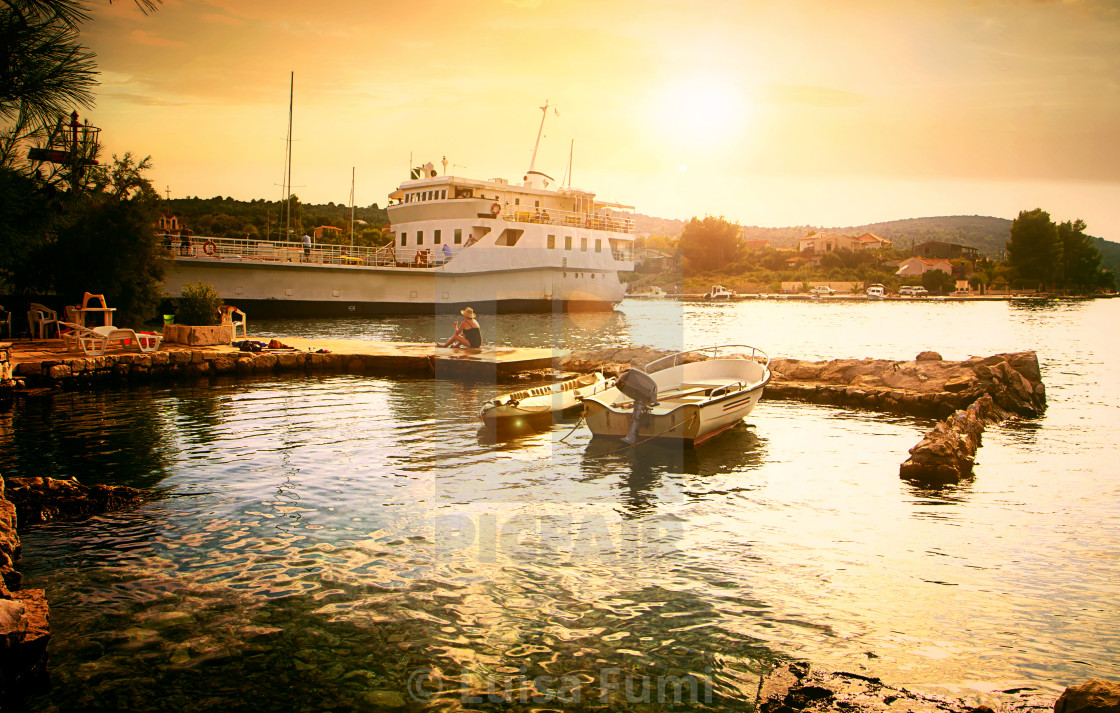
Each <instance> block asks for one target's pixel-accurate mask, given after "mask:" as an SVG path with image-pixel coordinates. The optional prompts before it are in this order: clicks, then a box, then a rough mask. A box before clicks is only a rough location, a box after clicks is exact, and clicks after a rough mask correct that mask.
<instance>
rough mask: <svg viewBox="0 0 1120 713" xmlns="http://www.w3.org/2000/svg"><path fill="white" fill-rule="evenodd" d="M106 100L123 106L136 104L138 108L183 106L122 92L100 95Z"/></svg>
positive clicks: (177, 103) (179, 103) (144, 95)
mask: <svg viewBox="0 0 1120 713" xmlns="http://www.w3.org/2000/svg"><path fill="white" fill-rule="evenodd" d="M100 96H101V97H103V98H106V99H116V100H117V101H120V102H123V103H125V104H138V105H140V106H183V104H182V103H181V102H170V101H167V100H166V99H160V98H159V97H153V96H149V95H146V94H126V93H124V92H108V93H104V94H101V95H100Z"/></svg>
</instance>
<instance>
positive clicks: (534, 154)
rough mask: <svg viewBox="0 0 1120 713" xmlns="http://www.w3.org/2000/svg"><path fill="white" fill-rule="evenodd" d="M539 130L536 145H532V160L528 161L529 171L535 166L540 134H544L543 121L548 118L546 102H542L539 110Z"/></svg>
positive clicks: (539, 145)
mask: <svg viewBox="0 0 1120 713" xmlns="http://www.w3.org/2000/svg"><path fill="white" fill-rule="evenodd" d="M540 109H541V112H542V113H541V128H539V129H537V143H535V144H534V145H533V159H532V160H531V161H529V170H530V171H532V170H533V168H534V167H535V166H536V165H537V149H539V148H540V147H541V134H542V133H544V120H545V117H547V116H548V100H547V99H545V100H544V106H542V107H541V108H540Z"/></svg>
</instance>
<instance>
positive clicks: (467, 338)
mask: <svg viewBox="0 0 1120 713" xmlns="http://www.w3.org/2000/svg"><path fill="white" fill-rule="evenodd" d="M460 314H462V315H463V321H462V322H456V323H455V333H454V334H452V335H451V337H450V338H449V339H448V340H447V341H446V342H442V343H441V342H436V346H437V347H469V348H471V349H478V348H479V347H481V346H482V330H481V329H480V328H479V326H478V322H477V321H475V318H474V310H473V309H471V308H470V307H467V308H466V309H464V310H461V311H460Z"/></svg>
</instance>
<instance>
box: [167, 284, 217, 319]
mask: <svg viewBox="0 0 1120 713" xmlns="http://www.w3.org/2000/svg"><path fill="white" fill-rule="evenodd" d="M221 321H222V298H221V297H218V293H217V292H216V291H215V290H214V288H213V287H211V286H210V285H207V284H206V283H204V282H191V283H188V284H187V285H186V286H185V287H183V295H182V297H180V298H179V306H178V309H176V310H175V323H176V324H188V325H191V326H194V327H208V326H211V325H215V324H218V323H220V322H221Z"/></svg>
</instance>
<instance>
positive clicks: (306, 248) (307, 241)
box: [303, 233, 311, 262]
mask: <svg viewBox="0 0 1120 713" xmlns="http://www.w3.org/2000/svg"><path fill="white" fill-rule="evenodd" d="M303 261H304V262H311V236H310V235H308V234H307V233H304V234H303Z"/></svg>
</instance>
